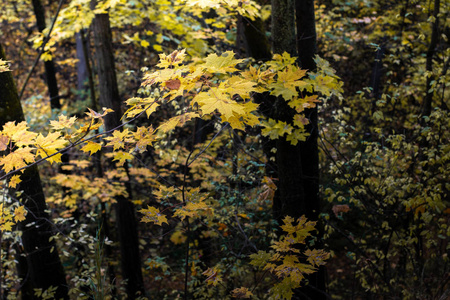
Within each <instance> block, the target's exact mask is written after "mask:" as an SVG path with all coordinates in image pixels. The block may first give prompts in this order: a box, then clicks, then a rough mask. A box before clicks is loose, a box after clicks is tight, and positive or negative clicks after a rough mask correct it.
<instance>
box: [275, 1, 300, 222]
mask: <svg viewBox="0 0 450 300" xmlns="http://www.w3.org/2000/svg"><path fill="white" fill-rule="evenodd" d="M272 37H273V45H272V46H273V52H274V53H278V54H282V53H284V52H288V53H289V54H290V55H291V56H296V55H297V50H296V40H295V6H294V0H272ZM274 114H275V117H276V119H277V120H280V121H284V122H287V123H291V122H292V120H293V117H294V115H295V110H294V109H292V108H291V107H289V106H288V104H287V103H286V101H284V99H282V98H278V99H277V100H276V104H275V109H274ZM276 148H277V153H276V160H275V162H276V166H277V169H278V180H279V181H278V189H277V193H276V195H275V198H274V207H273V211H274V217H275V219H276V220H277V221H278V222H279V223H280V224H281V220H282V219H283V218H284V217H285V216H287V215H289V216H291V217H293V218H298V217H300V216H301V215H302V214H304V213H305V197H304V187H303V178H302V177H303V176H302V160H301V152H300V146H299V145H297V146H293V145H291V143H290V142H288V141H287V140H286V138H284V137H281V138H279V139H278V140H277V141H276Z"/></svg>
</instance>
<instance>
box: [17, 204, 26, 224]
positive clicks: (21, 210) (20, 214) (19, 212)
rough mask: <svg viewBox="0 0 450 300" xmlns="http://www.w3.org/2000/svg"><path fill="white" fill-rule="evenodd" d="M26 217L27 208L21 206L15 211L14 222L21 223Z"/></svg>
mask: <svg viewBox="0 0 450 300" xmlns="http://www.w3.org/2000/svg"><path fill="white" fill-rule="evenodd" d="M26 215H27V211H26V210H25V206H19V207H16V208H15V209H14V220H15V221H16V222H21V221H23V220H25V216H26Z"/></svg>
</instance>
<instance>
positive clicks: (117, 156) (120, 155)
mask: <svg viewBox="0 0 450 300" xmlns="http://www.w3.org/2000/svg"><path fill="white" fill-rule="evenodd" d="M133 158H134V156H133V155H132V154H130V153H128V152H124V151H119V152H114V159H113V161H116V160H118V161H119V162H118V163H117V164H118V165H119V166H122V165H123V164H124V163H125V161H126V160H132V159H133Z"/></svg>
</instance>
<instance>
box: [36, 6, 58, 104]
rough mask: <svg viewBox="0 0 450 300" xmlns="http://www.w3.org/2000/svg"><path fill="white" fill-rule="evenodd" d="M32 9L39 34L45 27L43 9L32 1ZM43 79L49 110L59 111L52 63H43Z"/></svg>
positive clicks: (56, 83)
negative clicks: (45, 84)
mask: <svg viewBox="0 0 450 300" xmlns="http://www.w3.org/2000/svg"><path fill="white" fill-rule="evenodd" d="M32 2H33V9H34V14H35V16H36V24H37V27H38V30H39V32H42V31H44V29H45V27H46V25H45V9H44V6H42V3H41V1H40V0H33V1H32ZM44 66H45V78H46V81H47V87H48V93H49V96H50V107H51V109H52V110H53V109H61V103H60V101H59V90H58V82H57V80H56V70H55V64H54V63H53V61H51V60H50V61H45V62H44Z"/></svg>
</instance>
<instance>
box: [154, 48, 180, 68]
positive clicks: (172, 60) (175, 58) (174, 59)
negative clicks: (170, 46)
mask: <svg viewBox="0 0 450 300" xmlns="http://www.w3.org/2000/svg"><path fill="white" fill-rule="evenodd" d="M185 57H186V49H183V50H175V51H173V52H172V53H170V54H169V55H165V54H164V53H161V54H159V64H157V65H156V66H157V67H159V68H169V67H173V66H178V65H180V64H181V63H182V62H183V60H184V58H185Z"/></svg>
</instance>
